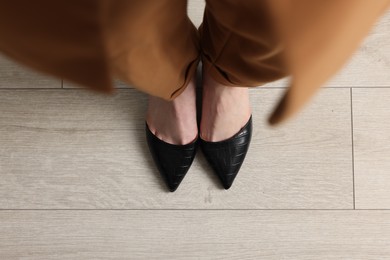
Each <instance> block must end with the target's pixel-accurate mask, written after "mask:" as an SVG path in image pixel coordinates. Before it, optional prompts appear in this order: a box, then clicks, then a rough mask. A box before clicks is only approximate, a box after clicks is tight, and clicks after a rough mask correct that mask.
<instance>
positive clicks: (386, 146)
mask: <svg viewBox="0 0 390 260" xmlns="http://www.w3.org/2000/svg"><path fill="white" fill-rule="evenodd" d="M389 100H390V89H387V88H386V89H383V88H376V89H353V122H354V150H355V187H356V207H357V208H369V209H373V208H374V209H375V208H386V209H390V120H389V119H390V103H389Z"/></svg>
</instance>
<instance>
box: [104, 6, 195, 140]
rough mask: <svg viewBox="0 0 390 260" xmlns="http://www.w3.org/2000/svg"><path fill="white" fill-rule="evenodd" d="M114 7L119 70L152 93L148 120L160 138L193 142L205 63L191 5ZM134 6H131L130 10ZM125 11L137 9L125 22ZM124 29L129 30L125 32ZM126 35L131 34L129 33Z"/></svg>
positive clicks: (114, 57)
mask: <svg viewBox="0 0 390 260" xmlns="http://www.w3.org/2000/svg"><path fill="white" fill-rule="evenodd" d="M121 3H122V4H117V6H115V4H112V5H114V6H115V8H112V10H111V13H112V17H110V19H108V20H110V21H111V20H113V23H115V22H116V20H118V21H117V25H116V24H112V25H111V26H110V28H117V31H118V34H116V33H115V31H114V32H112V31H111V32H110V34H111V37H110V39H112V40H111V41H112V42H111V44H112V46H120V47H119V49H117V50H116V52H115V53H113V54H112V58H111V59H112V61H113V63H114V66H113V69H114V71H115V73H116V74H117V76H118V77H119V78H121V79H122V80H124V81H126V82H129V83H130V84H133V85H134V86H135V87H136V88H137V89H139V90H141V91H144V92H146V93H148V94H149V95H150V96H149V104H148V111H147V115H146V122H147V124H148V126H149V128H150V130H151V131H152V133H153V134H155V135H156V136H157V137H158V138H159V139H161V140H163V141H165V142H168V143H171V144H187V143H190V142H191V141H193V140H194V139H195V137H196V136H197V134H198V129H197V123H196V106H195V78H194V75H195V72H196V67H197V64H198V61H199V59H200V50H199V37H198V31H197V29H196V27H195V26H194V25H193V24H192V22H191V21H190V19H189V18H188V16H187V1H183V0H159V1H154V0H135V1H125V2H123V1H121ZM126 5H129V8H127V7H126ZM122 10H127V12H128V10H133V11H132V13H131V14H129V13H127V14H126V15H133V16H134V18H133V19H132V20H133V21H134V22H133V23H123V22H121V20H120V19H118V18H116V17H118V16H119V17H121V16H122V15H121V12H122ZM118 26H124V27H126V28H120V27H118ZM123 32H128V33H127V34H123Z"/></svg>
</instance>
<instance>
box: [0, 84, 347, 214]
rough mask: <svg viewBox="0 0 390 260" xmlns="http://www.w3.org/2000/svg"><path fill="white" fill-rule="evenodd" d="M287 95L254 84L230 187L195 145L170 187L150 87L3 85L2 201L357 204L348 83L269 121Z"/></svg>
mask: <svg viewBox="0 0 390 260" xmlns="http://www.w3.org/2000/svg"><path fill="white" fill-rule="evenodd" d="M281 94H282V89H261V88H258V89H253V90H251V100H252V104H253V111H254V113H253V119H254V134H253V141H252V143H251V147H250V150H249V153H248V155H247V159H246V162H245V164H244V165H243V167H242V168H241V171H240V174H239V175H238V177H237V178H236V180H235V183H234V185H233V187H232V188H230V190H228V191H225V190H223V188H222V186H221V185H220V183H219V181H218V180H217V178H216V177H215V175H214V174H213V172H212V171H211V169H210V168H209V166H208V165H207V164H206V162H205V160H204V158H203V156H202V154H201V153H199V154H198V156H197V158H196V160H195V162H194V165H193V166H192V168H191V169H190V171H189V172H188V174H187V176H186V177H185V179H184V180H183V182H182V183H181V186H180V187H179V189H178V190H177V191H176V192H175V193H170V192H167V190H166V187H165V185H164V183H163V181H162V179H161V177H160V176H159V173H158V172H157V170H156V169H155V166H154V164H153V161H152V159H151V156H150V154H149V151H148V148H147V146H146V142H145V134H144V111H145V110H146V96H145V95H144V94H141V93H140V92H137V91H135V90H132V89H122V90H119V91H118V92H117V94H116V95H113V96H103V95H101V94H94V93H91V92H87V91H85V90H82V89H67V90H65V89H63V90H34V91H30V90H13V91H12V90H2V91H1V92H0V111H2V113H1V114H0V143H1V146H0V172H1V178H0V208H3V209H4V208H15V209H21V208H30V209H31V208H41V209H42V208H44V209H45V208H69V209H72V208H73V209H75V208H88V209H94V208H105V209H107V208H119V209H121V208H122V209H123V208H147V209H148V208H199V209H201V208H249V209H251V208H283V209H284V208H343V209H345V208H352V206H353V205H352V201H353V199H352V170H351V136H350V104H349V98H350V95H349V90H347V89H324V90H323V91H322V92H321V93H320V94H319V95H318V96H317V98H316V99H314V100H315V101H314V102H313V103H312V104H311V105H310V106H309V107H307V109H306V110H305V111H304V112H303V113H302V114H301V115H299V116H298V117H297V118H295V120H294V121H291V122H288V123H287V124H286V125H284V126H281V127H280V128H278V129H272V128H269V127H267V126H266V123H265V119H266V117H267V116H268V114H269V113H270V111H271V109H272V107H273V106H274V105H275V104H276V101H277V99H278V98H280V96H281Z"/></svg>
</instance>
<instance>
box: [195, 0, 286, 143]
mask: <svg viewBox="0 0 390 260" xmlns="http://www.w3.org/2000/svg"><path fill="white" fill-rule="evenodd" d="M268 11H269V10H268V8H267V6H266V4H265V1H256V0H248V1H239V0H206V9H205V12H204V20H203V23H202V25H201V26H200V28H199V32H200V37H201V47H202V61H203V78H204V80H203V109H202V111H203V113H202V122H201V126H200V133H201V136H202V138H203V139H204V140H207V141H213V142H215V141H220V140H224V139H227V138H229V137H231V136H232V135H234V134H235V133H236V132H238V130H239V129H240V128H241V127H242V126H243V125H245V123H246V122H247V121H248V119H249V117H250V114H251V108H250V103H249V96H248V87H255V86H260V85H263V84H265V83H267V82H271V81H274V80H277V79H280V78H282V77H284V76H286V70H285V68H284V65H283V62H282V59H281V52H282V48H281V46H280V44H279V42H278V40H277V38H276V36H275V35H274V30H273V28H272V27H271V24H272V23H271V22H270V18H269V12H268Z"/></svg>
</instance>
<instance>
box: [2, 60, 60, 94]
mask: <svg viewBox="0 0 390 260" xmlns="http://www.w3.org/2000/svg"><path fill="white" fill-rule="evenodd" d="M0 88H61V79H57V78H53V77H51V76H47V75H43V74H41V73H38V72H36V71H32V70H31V69H30V68H28V67H25V66H22V65H20V64H18V63H16V62H14V61H13V60H11V59H9V58H8V57H6V56H4V55H2V54H1V53H0Z"/></svg>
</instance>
